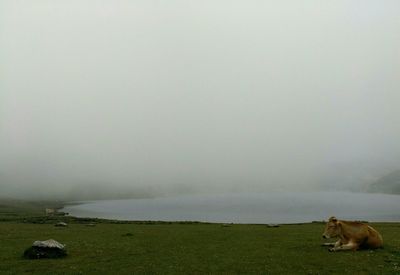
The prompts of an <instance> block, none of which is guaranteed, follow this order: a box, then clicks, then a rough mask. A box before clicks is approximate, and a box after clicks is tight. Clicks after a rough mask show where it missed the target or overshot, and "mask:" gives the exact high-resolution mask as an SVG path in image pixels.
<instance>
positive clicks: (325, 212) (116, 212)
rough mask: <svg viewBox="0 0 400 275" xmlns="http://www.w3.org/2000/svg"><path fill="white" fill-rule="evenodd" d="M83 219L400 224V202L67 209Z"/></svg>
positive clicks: (244, 201) (226, 199)
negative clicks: (333, 220) (332, 220)
mask: <svg viewBox="0 0 400 275" xmlns="http://www.w3.org/2000/svg"><path fill="white" fill-rule="evenodd" d="M63 211H65V212H68V213H70V214H71V215H74V216H78V217H98V218H108V219H121V220H158V221H205V222H234V223H297V222H310V221H314V220H324V219H326V218H327V217H329V216H332V215H335V216H337V217H338V218H340V219H349V220H369V221H400V196H396V195H384V194H365V193H350V192H312V193H306V192H304V193H303V192H300V193H293V192H274V193H262V194H259V193H257V194H255V193H240V194H219V195H201V196H200V195H198V196H179V197H166V198H153V199H129V200H102V201H91V202H85V203H83V204H79V205H72V206H68V207H66V208H65V209H64V210H63Z"/></svg>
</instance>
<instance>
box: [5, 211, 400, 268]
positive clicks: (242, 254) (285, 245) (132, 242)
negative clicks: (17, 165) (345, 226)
mask: <svg viewBox="0 0 400 275" xmlns="http://www.w3.org/2000/svg"><path fill="white" fill-rule="evenodd" d="M35 218H38V217H35ZM71 221H72V224H70V225H69V226H68V227H67V228H58V227H54V225H53V224H52V223H51V220H46V222H47V223H46V222H45V223H31V222H29V221H25V222H22V221H17V220H14V221H3V222H0V236H1V238H0V248H1V249H0V273H2V274H23V273H29V274H31V273H34V274H80V273H81V274H116V273H121V274H132V273H138V274H142V273H144V274H177V273H179V274H210V273H213V274H248V273H252V274H398V273H399V272H400V239H399V238H398V236H399V233H400V224H398V223H377V224H373V226H374V227H376V228H377V229H378V230H379V231H380V232H381V233H382V235H383V236H384V239H385V242H386V244H385V248H384V249H379V250H376V251H369V250H365V251H359V252H342V253H340V252H339V253H331V252H328V251H327V248H325V247H321V246H320V243H321V242H322V240H321V233H322V230H323V227H324V225H323V224H319V223H310V224H299V225H282V226H281V227H277V228H269V227H266V226H264V225H232V226H222V225H220V224H201V223H199V224H178V223H170V224H168V223H151V224H140V223H126V224H118V223H113V222H107V221H104V220H102V221H101V223H97V224H96V226H94V227H88V226H86V225H85V224H84V223H85V222H83V221H77V220H71ZM82 223H83V224H82ZM49 238H53V239H56V240H58V241H59V242H61V243H65V244H66V245H67V249H68V253H69V255H68V257H66V258H64V259H57V260H25V259H23V258H22V253H23V251H24V249H25V248H27V247H28V246H30V245H31V244H32V242H33V241H34V240H45V239H49Z"/></svg>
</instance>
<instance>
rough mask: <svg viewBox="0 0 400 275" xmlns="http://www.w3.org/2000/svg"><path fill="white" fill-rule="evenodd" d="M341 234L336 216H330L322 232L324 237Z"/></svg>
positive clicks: (333, 236)
mask: <svg viewBox="0 0 400 275" xmlns="http://www.w3.org/2000/svg"><path fill="white" fill-rule="evenodd" d="M339 234H340V227H339V222H338V220H337V219H336V218H335V217H330V218H329V221H328V222H327V223H326V227H325V231H324V233H323V234H322V237H323V238H324V239H329V238H335V237H337V236H339Z"/></svg>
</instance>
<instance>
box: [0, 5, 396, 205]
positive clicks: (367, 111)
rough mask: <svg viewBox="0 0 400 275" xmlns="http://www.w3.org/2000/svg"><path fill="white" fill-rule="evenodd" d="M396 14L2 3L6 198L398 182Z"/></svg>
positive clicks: (366, 9)
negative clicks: (391, 176)
mask: <svg viewBox="0 0 400 275" xmlns="http://www.w3.org/2000/svg"><path fill="white" fill-rule="evenodd" d="M399 10H400V2H399V1H395V0H393V1H389V0H386V1H367V0H363V1H361V0H360V1H351V0H343V1H311V0H310V1H306V0H301V1H299V0H293V1H288V0H287V1H255V0H254V1H218V0H217V1H186V0H182V1H177V0H172V1H150V0H133V1H94V0H93V1H83V0H79V1H78V0H75V1H70V0H68V1H67V0H65V1H53V0H49V1H11V0H10V1H1V2H0V61H1V62H0V189H1V190H0V196H1V195H5V196H18V197H23V196H31V197H35V198H36V197H46V196H47V197H50V196H56V197H58V198H65V197H68V196H74V195H76V194H80V195H82V194H86V193H88V194H89V195H88V196H89V197H90V194H91V193H92V194H95V193H96V192H98V191H99V190H106V191H105V192H110V194H111V193H113V195H115V194H116V193H117V194H119V195H124V194H125V195H126V194H129V195H139V196H140V194H142V193H143V194H144V193H146V194H156V195H159V194H162V193H181V192H183V193H185V192H189V193H190V192H203V191H204V192H222V191H252V190H257V191H259V190H262V191H269V190H276V189H285V190H287V189H289V190H294V189H296V190H297V189H298V190H308V189H317V188H320V187H321V186H325V185H326V184H328V183H329V184H332V185H333V186H334V187H335V186H336V185H337V187H339V186H342V185H343V184H345V185H346V186H347V185H348V187H351V186H350V185H352V184H356V183H359V182H358V180H360V179H367V180H371V179H373V178H374V177H377V176H380V175H381V174H382V173H384V172H388V171H390V170H391V169H398V168H399V167H400V142H399V141H400V108H399V107H400V77H399V76H400V17H399V16H398V11H399ZM338 167H339V168H338ZM340 167H342V168H343V167H346V169H342V168H340ZM349 167H350V168H349ZM351 167H356V168H355V169H351ZM354 171H355V172H354ZM341 173H345V175H344V174H341ZM343 177H344V178H346V180H343ZM349 179H350V180H349ZM130 192H131V193H130Z"/></svg>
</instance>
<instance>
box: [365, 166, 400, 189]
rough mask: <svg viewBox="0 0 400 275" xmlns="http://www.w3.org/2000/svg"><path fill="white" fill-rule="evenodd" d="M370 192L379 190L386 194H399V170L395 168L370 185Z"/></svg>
mask: <svg viewBox="0 0 400 275" xmlns="http://www.w3.org/2000/svg"><path fill="white" fill-rule="evenodd" d="M369 191H370V192H380V193H387V194H400V170H396V171H394V172H391V173H389V174H387V175H386V176H383V177H381V178H380V179H378V180H377V181H376V182H374V183H373V184H371V185H370V187H369Z"/></svg>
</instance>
